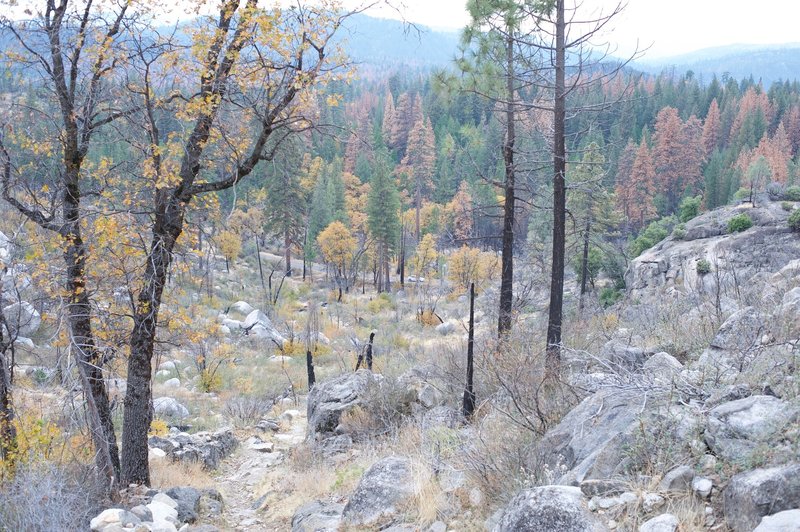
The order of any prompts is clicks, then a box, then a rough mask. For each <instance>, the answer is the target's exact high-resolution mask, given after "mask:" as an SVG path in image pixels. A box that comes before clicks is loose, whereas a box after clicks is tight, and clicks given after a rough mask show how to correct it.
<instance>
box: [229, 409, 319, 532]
mask: <svg viewBox="0 0 800 532" xmlns="http://www.w3.org/2000/svg"><path fill="white" fill-rule="evenodd" d="M278 421H279V424H280V430H279V431H278V432H272V431H269V430H268V431H267V432H262V431H261V430H260V429H258V428H251V429H247V430H244V431H242V432H241V433H240V434H239V436H240V438H241V444H240V446H239V449H238V450H237V451H236V452H235V453H234V454H233V455H231V456H230V457H228V458H227V459H226V460H225V461H224V462H223V463H222V465H221V467H220V469H219V474H218V476H217V478H216V485H217V488H218V489H219V491H220V492H221V493H222V496H223V500H224V501H225V510H224V512H223V514H222V523H221V525H220V526H221V528H222V529H223V530H231V531H234V530H235V531H242V532H244V531H252V532H256V531H269V530H287V529H289V528H291V517H292V514H293V513H294V510H295V508H294V505H293V504H292V501H290V500H286V498H284V497H282V496H281V493H282V490H281V487H282V484H283V480H284V479H285V478H286V476H287V475H286V473H287V467H288V466H287V464H286V460H288V458H289V453H290V452H291V450H292V449H293V448H295V447H297V446H299V445H300V444H301V443H302V442H303V441H304V440H305V434H306V426H307V424H308V423H307V419H306V403H305V399H303V400H302V401H301V402H300V404H298V405H296V406H295V405H289V406H288V407H287V409H286V410H285V411H284V412H283V413H282V414H281V416H280V417H279V418H278ZM270 447H271V450H270Z"/></svg>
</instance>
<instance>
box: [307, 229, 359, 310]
mask: <svg viewBox="0 0 800 532" xmlns="http://www.w3.org/2000/svg"><path fill="white" fill-rule="evenodd" d="M317 243H318V244H319V249H320V251H321V252H322V257H323V259H324V260H325V262H326V263H327V264H328V266H329V267H330V268H332V269H333V278H334V281H335V282H336V287H337V289H338V290H339V301H341V300H342V290H343V289H344V291H349V289H350V280H351V277H353V276H354V274H355V273H357V272H356V268H357V264H358V260H357V254H356V239H355V237H354V236H353V234H352V233H351V232H350V230H349V229H348V228H347V227H346V226H345V225H344V224H343V223H342V222H339V221H335V222H332V223H331V224H330V225H328V227H326V228H325V229H324V230H323V231H322V232H321V233H320V234H319V236H318V237H317ZM358 258H360V254H359V255H358ZM353 279H354V277H353Z"/></svg>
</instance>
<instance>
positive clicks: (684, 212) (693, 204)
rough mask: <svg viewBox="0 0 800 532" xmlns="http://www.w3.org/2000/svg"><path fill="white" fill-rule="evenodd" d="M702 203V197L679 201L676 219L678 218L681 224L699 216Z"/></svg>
mask: <svg viewBox="0 0 800 532" xmlns="http://www.w3.org/2000/svg"><path fill="white" fill-rule="evenodd" d="M702 201H703V197H702V196H695V197H693V198H683V201H681V204H680V206H679V207H678V218H680V220H681V222H688V221H689V220H691V219H692V218H694V217H695V216H697V215H698V214H700V204H701V203H702Z"/></svg>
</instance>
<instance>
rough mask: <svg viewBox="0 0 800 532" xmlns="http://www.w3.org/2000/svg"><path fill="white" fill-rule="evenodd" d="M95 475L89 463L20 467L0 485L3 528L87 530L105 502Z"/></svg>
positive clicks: (1, 527)
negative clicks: (90, 521) (69, 465)
mask: <svg viewBox="0 0 800 532" xmlns="http://www.w3.org/2000/svg"><path fill="white" fill-rule="evenodd" d="M95 478H96V477H95V474H94V472H93V470H92V468H91V467H88V466H72V467H68V466H65V465H60V464H55V463H47V464H39V465H37V466H35V467H34V466H29V465H26V466H24V467H23V466H20V467H18V468H17V472H16V475H15V476H14V478H13V479H11V480H10V481H9V482H7V483H5V484H4V485H3V487H2V488H0V530H60V531H65V532H70V531H82V530H88V529H89V520H90V519H91V518H92V517H94V516H95V515H97V514H98V513H100V510H101V509H102V508H101V505H102V504H103V497H102V490H101V489H100V486H99V485H98V483H97V481H96V480H95Z"/></svg>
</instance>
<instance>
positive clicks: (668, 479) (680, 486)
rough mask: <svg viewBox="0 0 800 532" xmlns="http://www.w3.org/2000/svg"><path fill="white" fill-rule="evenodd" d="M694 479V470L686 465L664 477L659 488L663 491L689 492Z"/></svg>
mask: <svg viewBox="0 0 800 532" xmlns="http://www.w3.org/2000/svg"><path fill="white" fill-rule="evenodd" d="M692 479H694V469H692V468H691V467H689V466H686V465H682V466H678V467H676V468H675V469H673V470H671V471H670V472H669V473H667V474H666V475H664V478H663V479H661V482H660V483H659V484H658V488H659V489H660V490H661V491H689V488H690V487H691V486H692Z"/></svg>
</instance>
